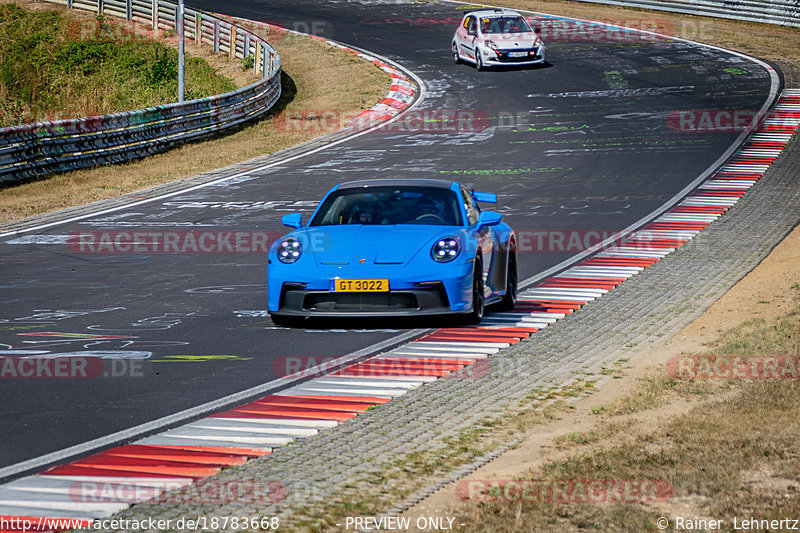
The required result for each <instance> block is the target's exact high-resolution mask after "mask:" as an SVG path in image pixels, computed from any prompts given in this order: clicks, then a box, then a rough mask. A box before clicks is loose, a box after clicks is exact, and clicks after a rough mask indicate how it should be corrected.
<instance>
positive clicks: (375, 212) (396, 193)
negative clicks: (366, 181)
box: [309, 186, 461, 226]
mask: <svg viewBox="0 0 800 533" xmlns="http://www.w3.org/2000/svg"><path fill="white" fill-rule="evenodd" d="M339 224H363V225H374V224H436V225H442V226H460V225H461V211H459V206H458V199H457V197H456V194H455V193H454V192H453V191H451V190H450V189H444V188H434V187H414V186H401V187H384V186H377V187H365V188H353V189H350V188H347V189H341V190H338V191H335V192H333V193H331V194H330V195H329V196H328V197H327V198H326V199H325V203H323V204H322V207H320V209H319V211H318V212H317V214H316V215H315V216H314V218H313V219H312V220H311V223H310V224H309V225H310V226H332V225H339Z"/></svg>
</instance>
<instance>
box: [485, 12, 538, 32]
mask: <svg viewBox="0 0 800 533" xmlns="http://www.w3.org/2000/svg"><path fill="white" fill-rule="evenodd" d="M530 31H532V30H531V27H530V26H529V25H528V22H527V21H526V20H525V19H524V18H522V17H518V16H508V17H487V18H482V19H481V32H482V33H483V34H484V35H486V34H489V35H493V34H503V33H525V32H530Z"/></svg>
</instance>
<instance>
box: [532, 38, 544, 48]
mask: <svg viewBox="0 0 800 533" xmlns="http://www.w3.org/2000/svg"><path fill="white" fill-rule="evenodd" d="M541 45H542V40H541V39H539V38H538V37H537V38H536V40H535V41H533V46H534V47H536V46H541Z"/></svg>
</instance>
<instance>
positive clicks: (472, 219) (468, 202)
mask: <svg viewBox="0 0 800 533" xmlns="http://www.w3.org/2000/svg"><path fill="white" fill-rule="evenodd" d="M461 197H462V198H463V200H464V209H465V210H466V212H467V222H468V224H469V225H470V226H473V225H475V224H477V223H478V213H480V212H481V210H480V209H478V206H477V205H476V204H475V199H474V198H473V197H472V195H471V194H470V193H469V191H468V190H466V189H464V188H463V187H462V188H461Z"/></svg>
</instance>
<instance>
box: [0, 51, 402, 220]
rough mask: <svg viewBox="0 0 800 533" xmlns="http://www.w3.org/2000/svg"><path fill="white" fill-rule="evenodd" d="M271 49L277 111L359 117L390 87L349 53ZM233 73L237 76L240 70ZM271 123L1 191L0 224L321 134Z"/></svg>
mask: <svg viewBox="0 0 800 533" xmlns="http://www.w3.org/2000/svg"><path fill="white" fill-rule="evenodd" d="M275 46H276V48H277V49H278V52H279V53H280V54H281V58H282V61H283V70H284V76H283V86H284V96H283V97H282V99H281V101H280V102H279V104H278V105H277V106H276V109H286V110H288V111H291V110H301V111H304V110H341V111H356V110H362V109H366V108H368V107H370V106H372V105H374V104H375V103H376V102H377V101H379V100H380V99H381V98H382V97H383V95H385V94H386V91H387V90H388V88H389V77H388V76H387V75H386V74H385V73H384V72H383V71H381V70H380V69H378V68H377V67H375V66H374V65H372V64H370V63H367V62H365V61H363V60H361V59H359V58H358V57H356V56H355V55H353V54H352V53H349V52H345V51H342V50H339V49H336V48H332V47H331V46H328V45H326V44H324V43H321V42H318V41H316V40H314V39H311V38H307V37H298V36H293V35H285V36H282V38H281V39H280V40H277V41H276V42H275ZM211 55H213V54H211ZM218 57H219V56H218ZM223 57H224V56H223ZM212 59H214V58H213V57H212ZM222 61H223V62H225V59H222ZM231 63H232V64H233V65H235V66H234V67H233V68H234V69H235V68H237V66H238V65H239V61H235V62H231ZM238 68H239V69H240V70H241V67H240V66H238ZM245 81H247V80H245ZM276 124H278V125H279V124H280V120H278V121H276V120H274V119H272V118H268V119H264V120H261V121H259V122H257V123H255V124H253V125H251V126H248V127H245V128H243V129H241V130H239V131H238V132H236V133H233V134H230V135H228V136H225V137H221V138H217V139H213V140H210V141H205V142H202V143H195V144H190V145H186V146H183V147H180V148H177V149H174V150H171V151H169V152H166V153H164V154H159V155H156V156H153V157H148V158H146V159H143V160H140V161H136V162H132V163H128V164H124V165H115V166H105V167H98V168H94V169H88V170H80V171H75V172H69V173H63V174H56V175H53V176H51V177H49V178H47V179H44V180H40V181H35V182H31V183H25V184H22V185H17V186H12V187H7V188H4V189H0V222H9V221H13V220H20V219H23V218H26V217H29V216H33V215H37V214H41V213H47V212H51V211H55V210H58V209H63V208H66V207H70V206H76V205H82V204H86V203H90V202H94V201H97V200H103V199H107V198H112V197H115V196H119V195H121V194H126V193H130V192H135V191H138V190H141V189H144V188H147V187H151V186H154V185H159V184H163V183H167V182H171V181H175V180H178V179H182V178H186V177H190V176H193V175H196V174H200V173H202V172H207V171H211V170H215V169H218V168H222V167H226V166H229V165H233V164H236V163H239V162H242V161H247V160H249V159H252V158H255V157H259V156H262V155H265V154H270V153H273V152H277V151H279V150H281V149H284V148H287V147H290V146H294V145H296V144H298V143H301V142H304V141H307V140H310V139H312V138H314V137H317V136H319V135H320V134H321V133H325V132H324V131H323V132H320V131H318V130H316V129H305V128H301V129H300V131H284V130H283V129H282V128H280V127H276Z"/></svg>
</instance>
